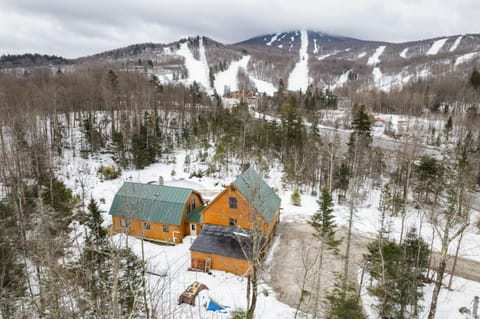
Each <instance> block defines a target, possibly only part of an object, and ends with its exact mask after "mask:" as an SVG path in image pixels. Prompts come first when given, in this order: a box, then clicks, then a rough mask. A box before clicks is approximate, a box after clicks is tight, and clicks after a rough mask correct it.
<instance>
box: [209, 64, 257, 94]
mask: <svg viewBox="0 0 480 319" xmlns="http://www.w3.org/2000/svg"><path fill="white" fill-rule="evenodd" d="M248 61H250V56H249V55H246V56H244V57H242V58H241V59H240V60H238V61H235V62H232V63H230V66H229V67H228V69H226V70H225V71H223V72H220V73H217V74H215V90H217V93H218V94H219V95H220V96H223V94H225V86H228V87H230V90H231V91H237V90H238V80H237V74H238V70H240V69H244V70H245V71H247V65H248Z"/></svg>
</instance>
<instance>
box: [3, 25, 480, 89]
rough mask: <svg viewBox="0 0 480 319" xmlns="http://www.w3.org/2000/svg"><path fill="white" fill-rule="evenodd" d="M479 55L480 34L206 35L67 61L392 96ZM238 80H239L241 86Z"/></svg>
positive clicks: (221, 81)
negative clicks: (394, 37)
mask: <svg viewBox="0 0 480 319" xmlns="http://www.w3.org/2000/svg"><path fill="white" fill-rule="evenodd" d="M479 52H480V34H466V35H454V36H443V37H438V38H433V39H425V40H421V41H414V42H406V43H388V42H382V41H365V40H360V39H355V38H351V37H345V36H336V35H329V34H326V33H322V32H315V31H311V30H296V31H287V32H277V33H272V34H267V35H261V36H258V37H254V38H251V39H248V40H245V41H242V42H239V43H235V44H222V43H220V42H217V41H215V40H212V39H210V38H208V37H204V36H196V37H190V38H188V39H181V40H179V41H176V42H172V43H168V44H154V43H144V44H135V45H131V46H128V47H125V48H120V49H115V50H111V51H107V52H103V53H100V54H96V55H93V56H88V57H82V58H79V59H76V60H69V61H68V62H69V63H70V64H71V65H73V66H75V65H83V64H88V63H96V64H105V65H117V66H119V67H121V68H125V67H126V68H128V69H137V70H140V71H145V72H148V73H150V74H154V75H156V76H157V77H158V78H159V80H160V81H161V82H165V83H166V82H180V83H185V84H191V83H193V81H195V82H197V83H199V84H200V85H201V86H202V87H203V88H204V89H205V90H206V91H207V92H208V93H213V92H214V90H216V91H217V92H220V93H225V88H227V87H228V88H229V90H230V91H242V90H247V91H248V90H258V91H259V92H260V93H262V92H263V93H267V94H269V95H271V94H273V92H274V91H275V90H276V89H277V88H278V85H279V83H280V80H282V81H283V83H284V85H285V87H287V88H288V89H289V90H299V89H301V90H303V91H305V90H306V88H307V87H308V86H309V85H313V86H317V87H321V88H330V89H339V88H342V87H349V86H353V87H355V88H357V89H358V88H364V89H378V90H382V91H390V90H392V89H396V88H401V87H402V86H404V85H406V84H408V83H410V82H411V81H416V80H419V79H426V78H433V77H439V76H440V77H442V76H449V74H456V75H457V77H464V76H465V74H468V72H471V70H472V69H473V68H474V67H475V65H476V63H477V62H478V57H479V54H478V53H479ZM11 60H12V59H9V60H8V62H7V61H6V60H5V61H4V62H3V63H0V69H3V70H8V69H12V68H21V65H20V66H19V65H18V64H14V63H12V61H11ZM53 66H54V67H55V66H56V65H53ZM60 66H61V67H63V68H65V66H62V65H60ZM230 68H231V69H230ZM22 70H23V68H22ZM227 70H229V71H228V73H225V72H227ZM239 72H240V73H239ZM227 74H228V76H227ZM239 75H240V77H241V78H242V79H243V80H241V81H238V79H237V77H238V76H239Z"/></svg>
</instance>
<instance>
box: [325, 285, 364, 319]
mask: <svg viewBox="0 0 480 319" xmlns="http://www.w3.org/2000/svg"><path fill="white" fill-rule="evenodd" d="M341 281H342V280H340V281H337V282H336V283H335V286H334V288H333V289H332V291H331V292H330V293H329V294H328V295H327V300H328V311H327V315H326V318H328V319H366V317H365V315H364V314H363V309H362V305H361V304H360V299H359V297H358V294H357V292H356V290H355V288H354V287H352V286H350V285H348V286H347V289H346V290H345V289H344V287H343V283H341Z"/></svg>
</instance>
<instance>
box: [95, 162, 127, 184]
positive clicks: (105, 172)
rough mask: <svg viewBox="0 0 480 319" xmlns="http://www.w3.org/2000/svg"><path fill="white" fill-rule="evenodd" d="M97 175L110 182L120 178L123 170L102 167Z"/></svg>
mask: <svg viewBox="0 0 480 319" xmlns="http://www.w3.org/2000/svg"><path fill="white" fill-rule="evenodd" d="M97 173H98V174H100V175H101V177H102V178H103V179H105V180H107V181H108V180H112V179H115V178H117V177H119V176H120V175H121V174H122V170H121V169H120V168H116V167H114V166H103V165H100V167H99V168H98V171H97Z"/></svg>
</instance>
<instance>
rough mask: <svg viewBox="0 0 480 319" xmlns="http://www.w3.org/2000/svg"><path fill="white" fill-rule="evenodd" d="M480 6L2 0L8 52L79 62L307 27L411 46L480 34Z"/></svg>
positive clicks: (333, 0)
mask: <svg viewBox="0 0 480 319" xmlns="http://www.w3.org/2000/svg"><path fill="white" fill-rule="evenodd" d="M479 13H480V2H479V1H478V0H390V1H388V0H328V1H325V0H234V1H231V0H135V1H133V0H82V1H77V0H0V54H5V53H26V52H38V53H46V54H56V55H62V56H65V57H69V58H72V57H78V56H83V55H88V54H93V53H98V52H101V51H105V50H109V49H113V48H117V47H122V46H126V45H129V44H133V43H140V42H155V43H158V42H171V41H176V40H178V39H179V38H181V37H186V36H191V35H197V34H200V35H206V36H209V37H211V38H213V39H215V40H218V41H221V42H224V43H234V42H238V41H241V40H245V39H248V38H251V37H254V36H257V35H262V34H266V33H275V32H280V31H287V30H293V29H299V28H308V29H311V30H316V31H323V32H326V33H332V34H338V35H346V36H352V37H357V38H360V39H368V40H381V41H391V42H403V41H412V40H420V39H425V38H432V37H438V36H442V35H456V34H464V33H480V18H479Z"/></svg>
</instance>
